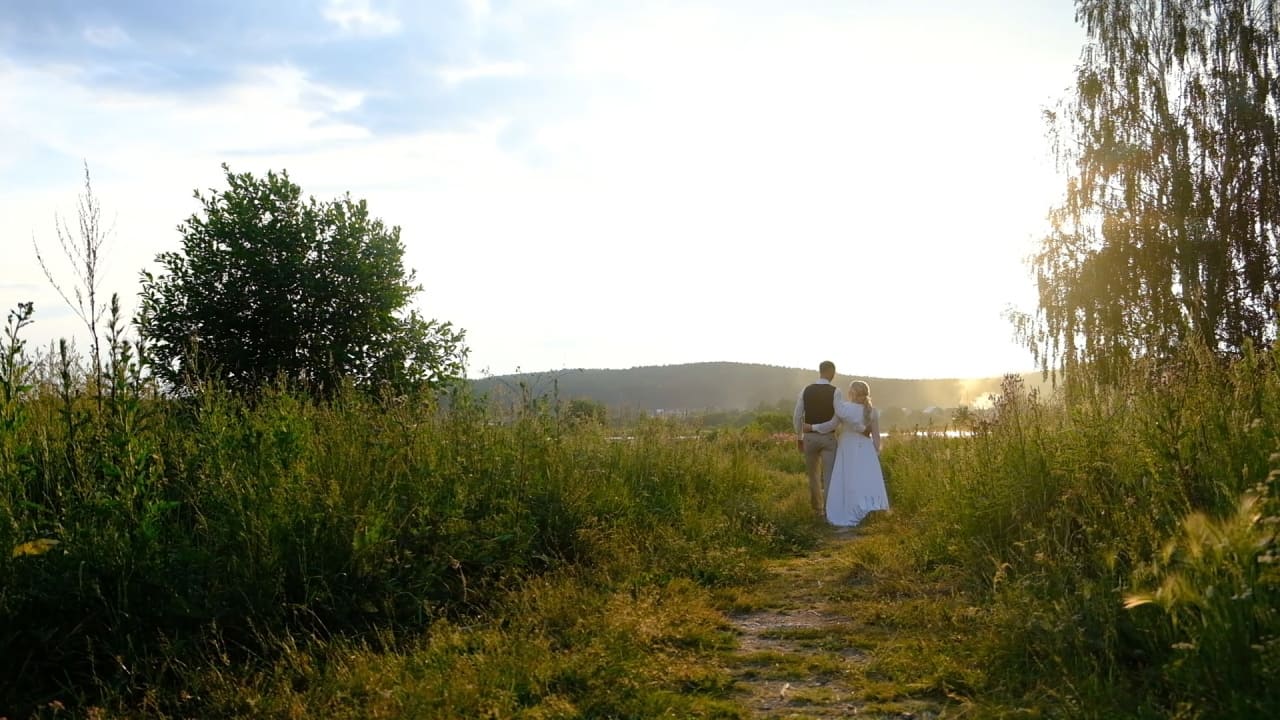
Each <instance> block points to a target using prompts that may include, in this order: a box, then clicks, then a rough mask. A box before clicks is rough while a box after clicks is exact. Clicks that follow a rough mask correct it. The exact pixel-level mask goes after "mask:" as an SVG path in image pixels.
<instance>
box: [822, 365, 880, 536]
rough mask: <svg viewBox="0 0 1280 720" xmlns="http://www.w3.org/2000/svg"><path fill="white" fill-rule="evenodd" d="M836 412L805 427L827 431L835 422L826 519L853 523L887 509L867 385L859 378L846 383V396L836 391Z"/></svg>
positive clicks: (877, 418)
mask: <svg viewBox="0 0 1280 720" xmlns="http://www.w3.org/2000/svg"><path fill="white" fill-rule="evenodd" d="M835 400H836V403H835V406H836V407H835V410H836V416H835V417H834V418H832V419H831V420H828V421H827V422H825V423H819V424H818V425H814V426H812V427H811V426H809V425H806V426H805V428H804V429H805V430H810V429H812V430H815V431H817V432H831V431H832V430H834V429H835V428H836V425H837V424H838V425H839V426H840V434H839V436H838V437H837V441H836V462H835V467H834V468H833V469H832V471H831V480H830V482H829V483H828V485H827V521H828V522H830V523H831V524H832V525H835V526H837V527H853V526H854V525H857V524H858V523H860V522H862V520H863V518H865V517H866V516H867V513H869V512H872V511H874V510H888V509H889V495H888V493H887V492H886V491H885V487H884V472H883V471H882V470H881V469H880V413H879V411H877V410H876V409H875V408H874V407H873V406H872V404H871V388H870V386H868V385H867V384H866V383H865V382H862V381H861V380H854V381H853V382H852V383H850V384H849V398H848V399H847V400H846V399H845V398H843V397H840V395H839V394H837V395H836V398H835Z"/></svg>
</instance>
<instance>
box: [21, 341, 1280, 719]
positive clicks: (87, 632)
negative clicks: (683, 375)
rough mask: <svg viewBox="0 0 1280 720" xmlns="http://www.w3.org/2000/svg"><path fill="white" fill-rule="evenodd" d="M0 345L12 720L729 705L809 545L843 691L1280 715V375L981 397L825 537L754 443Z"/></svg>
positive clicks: (787, 478)
mask: <svg viewBox="0 0 1280 720" xmlns="http://www.w3.org/2000/svg"><path fill="white" fill-rule="evenodd" d="M0 351H3V352H0V365H2V366H0V547H5V548H11V549H12V551H11V552H6V553H3V554H0V678H2V679H3V682H0V715H3V716H7V717H10V718H19V717H29V716H36V717H61V716H90V717H129V716H137V717H142V716H146V717H193V716H200V717H352V718H355V717H388V718H392V717H423V718H447V717H525V718H573V717H584V718H585V717H591V718H595V717H632V718H642V717H722V718H736V717H748V716H749V714H748V713H749V709H748V708H749V705H750V703H749V698H744V695H743V692H744V689H743V688H744V683H747V682H749V679H747V676H746V675H744V674H743V673H744V671H743V667H744V665H743V662H744V661H743V660H742V657H741V652H742V647H741V644H742V642H743V635H742V633H741V631H740V630H738V629H735V626H734V624H733V622H732V618H733V617H734V616H735V613H741V612H746V611H749V610H750V609H751V608H758V607H768V606H770V604H771V603H779V602H782V601H781V600H780V599H779V597H780V596H777V593H782V592H784V591H785V590H786V585H787V584H786V583H782V584H781V585H780V584H779V583H778V582H776V581H775V580H771V579H770V578H774V577H775V576H774V575H770V574H769V573H770V572H773V571H771V570H769V568H771V567H776V566H777V563H779V562H792V563H796V562H798V563H801V565H805V563H806V562H807V561H806V558H816V557H819V555H815V554H814V553H815V550H816V551H818V552H820V553H825V554H822V555H821V557H822V561H821V562H807V567H808V568H809V569H808V570H805V571H804V572H805V573H808V575H806V577H807V576H812V577H814V578H816V579H817V580H821V583H817V582H816V581H815V583H816V584H815V585H814V587H815V588H816V587H819V585H820V586H821V587H822V588H823V590H822V593H820V594H819V595H815V596H813V597H814V602H815V603H822V605H823V607H824V608H826V610H825V611H824V612H828V613H829V614H830V615H831V616H832V617H840V618H843V620H842V621H841V622H842V623H843V625H841V627H844V628H845V631H843V632H842V633H840V634H838V635H837V636H835V637H833V638H828V639H825V640H823V642H822V643H820V644H821V645H822V647H823V648H824V652H834V653H836V654H837V655H838V654H839V653H840V651H841V649H842V648H848V649H850V650H851V651H856V654H857V655H858V656H859V657H860V658H862V660H861V661H860V662H859V663H858V664H857V665H856V667H852V668H851V669H848V670H847V671H846V670H841V671H840V672H841V673H843V675H841V677H844V678H845V680H846V681H847V683H848V686H849V687H850V688H852V689H851V690H850V691H849V692H850V693H851V695H850V697H852V698H854V700H856V701H857V702H859V703H863V704H864V705H863V707H868V708H870V707H871V706H870V705H866V703H879V705H877V706H876V707H879V708H880V709H881V710H882V711H883V712H886V713H892V712H894V711H895V710H894V708H895V707H916V706H917V705H912V703H917V704H918V703H927V704H928V706H929V707H936V708H938V709H939V712H942V713H943V714H944V715H950V716H956V717H1004V716H1009V717H1017V716H1027V715H1035V716H1044V717H1099V718H1102V717H1133V718H1147V717H1150V718H1156V717H1186V718H1192V717H1203V718H1216V717H1221V718H1228V717H1263V716H1269V715H1270V714H1272V713H1274V712H1275V711H1276V710H1277V709H1278V708H1280V685H1278V684H1277V678H1280V649H1278V648H1280V644H1278V642H1277V629H1278V628H1280V618H1277V607H1278V605H1277V599H1278V596H1280V592H1278V590H1280V576H1278V575H1277V572H1276V570H1275V565H1274V564H1273V560H1274V558H1275V554H1274V553H1275V533H1276V522H1277V521H1276V517H1277V515H1280V512H1278V507H1277V506H1278V505H1280V503H1278V501H1277V490H1278V488H1277V475H1276V474H1275V473H1274V472H1273V469H1274V468H1275V467H1276V466H1277V464H1280V462H1278V461H1280V456H1277V455H1275V454H1274V453H1275V452H1276V450H1277V428H1280V374H1278V373H1277V364H1276V357H1275V356H1274V355H1270V354H1250V355H1247V356H1246V357H1243V358H1241V359H1239V360H1238V361H1236V362H1234V363H1231V364H1229V365H1226V364H1223V363H1221V362H1219V361H1216V360H1214V359H1212V358H1209V357H1205V356H1201V355H1198V354H1195V353H1189V354H1188V355H1187V356H1186V358H1184V360H1183V362H1182V363H1180V364H1177V365H1171V366H1166V367H1162V368H1160V369H1159V372H1158V373H1156V372H1151V371H1144V370H1141V369H1140V370H1138V371H1135V373H1134V375H1133V377H1132V379H1131V381H1130V382H1129V383H1128V384H1126V385H1123V386H1122V387H1119V388H1116V387H1112V388H1109V389H1107V390H1106V391H1101V390H1095V389H1092V388H1091V386H1090V385H1089V384H1088V383H1085V382H1083V381H1081V382H1078V383H1076V384H1074V385H1073V389H1072V391H1071V392H1070V393H1068V394H1065V395H1064V396H1063V397H1057V398H1053V399H1049V398H1042V397H1039V396H1037V395H1036V394H1035V393H1028V392H1025V391H1024V390H1023V389H1022V388H1021V387H1020V385H1019V384H1018V382H1017V381H1016V380H1015V379H1011V380H1010V382H1009V383H1008V384H1007V385H1006V387H1005V388H1004V389H1003V392H1002V395H1001V397H1000V400H999V402H998V403H997V405H996V407H995V408H994V410H993V411H991V413H989V414H984V415H981V416H971V417H970V420H969V422H970V423H971V426H970V427H968V428H967V429H969V430H971V431H972V434H971V435H969V436H967V437H962V438H955V437H942V436H935V437H919V438H913V439H902V440H896V439H895V440H891V441H890V442H889V443H888V445H887V448H886V452H885V455H884V462H885V465H886V470H887V475H888V478H889V484H890V494H891V499H892V502H893V505H894V510H893V512H892V514H891V515H889V516H888V517H886V518H878V519H877V520H876V521H875V522H873V523H872V524H871V526H870V527H869V528H868V530H867V531H866V533H865V535H864V536H862V537H859V538H855V539H854V541H852V542H847V543H842V544H841V545H840V546H839V548H838V550H832V549H831V546H830V542H831V540H830V534H829V533H828V532H827V531H826V530H825V529H824V528H822V527H820V526H818V525H817V524H815V523H814V522H813V520H812V519H811V518H810V516H809V511H808V508H807V502H806V499H805V487H804V480H803V478H802V477H801V474H800V470H801V465H800V458H799V455H798V454H797V453H796V451H795V449H794V447H793V446H791V445H790V444H789V443H785V442H782V443H780V442H778V441H777V440H775V439H771V438H769V437H767V436H766V435H764V434H763V433H752V432H749V431H746V432H720V433H717V434H715V435H714V437H701V438H697V439H687V435H688V430H687V429H685V428H679V427H675V426H672V425H668V424H665V423H657V422H652V423H642V424H641V425H639V426H638V427H636V428H635V429H634V431H633V432H630V433H629V435H630V436H631V437H632V439H631V440H628V441H621V442H619V441H615V440H611V439H610V438H609V437H608V434H607V433H606V432H605V431H604V430H603V429H602V428H600V427H598V426H596V425H593V424H590V423H581V422H576V421H574V420H573V419H572V418H570V417H567V416H561V415H559V414H558V413H557V409H556V408H555V407H548V406H539V407H530V408H528V410H527V412H524V413H522V414H519V415H517V416H503V417H499V416H498V415H495V414H494V413H492V412H490V411H489V410H487V409H486V408H484V407H482V406H479V405H476V404H472V403H469V402H466V401H464V400H463V399H462V398H461V397H458V398H453V399H452V400H450V399H449V398H444V399H443V400H445V401H447V402H437V401H436V400H435V399H432V398H428V397H422V398H397V399H386V400H382V401H374V400H370V399H367V398H363V397H360V396H358V395H356V394H352V393H348V394H344V395H341V396H340V397H338V398H337V399H336V400H335V401H333V402H331V403H327V404H317V403H315V402H312V401H310V400H307V399H305V398H303V397H300V396H298V395H295V394H291V393H288V392H269V393H266V394H264V395H263V396H261V397H259V398H257V399H255V401H254V402H252V403H249V402H245V401H242V400H239V399H236V398H233V397H230V396H228V395H226V394H224V393H220V392H218V391H217V390H216V389H209V390H207V391H205V392H202V393H200V394H198V395H196V396H193V397H188V398H181V399H164V398H160V397H158V396H156V395H155V394H154V392H152V390H151V389H150V388H149V386H148V384H147V383H146V382H145V381H144V380H143V378H142V377H141V376H140V374H139V372H138V370H137V367H136V363H135V362H133V358H132V356H131V351H130V349H129V348H128V347H126V346H124V345H122V344H115V345H113V348H112V351H111V362H110V363H109V366H108V368H107V372H106V376H105V379H104V381H103V382H102V383H101V384H100V385H99V384H97V383H95V382H93V381H92V380H91V379H88V378H84V377H79V376H77V374H76V373H75V372H74V368H72V367H71V365H70V364H69V363H63V364H61V365H60V364H59V362H57V361H56V359H55V362H54V363H52V365H50V366H48V367H46V369H45V370H43V371H41V372H33V369H32V368H30V367H28V363H27V361H26V360H25V358H24V356H23V354H22V353H21V347H20V343H18V342H14V337H13V336H12V335H10V336H9V337H8V339H7V340H6V343H5V345H4V347H2V348H0ZM824 548H825V549H824ZM771 594H773V596H771ZM806 597H808V596H806ZM790 602H792V603H793V604H794V602H796V597H795V596H792V597H791V601H790ZM805 602H808V600H807V599H806V600H805ZM797 632H799V631H797ZM803 634H804V633H803V632H801V635H803ZM784 635H785V633H784ZM799 639H802V640H803V639H804V638H799ZM810 639H813V638H810ZM836 646H839V647H836ZM824 662H825V661H824ZM805 667H810V665H806V664H805V663H804V662H801V663H799V664H798V665H795V666H793V667H792V671H795V670H796V668H800V670H799V671H798V672H801V673H803V672H804V670H803V668H805ZM812 667H813V668H816V669H815V670H814V672H825V671H824V670H822V668H823V667H827V666H825V665H823V664H822V663H821V662H819V663H818V664H816V665H812ZM753 672H754V671H753ZM833 672H834V671H833ZM919 706H921V707H923V705H919ZM872 709H874V708H872Z"/></svg>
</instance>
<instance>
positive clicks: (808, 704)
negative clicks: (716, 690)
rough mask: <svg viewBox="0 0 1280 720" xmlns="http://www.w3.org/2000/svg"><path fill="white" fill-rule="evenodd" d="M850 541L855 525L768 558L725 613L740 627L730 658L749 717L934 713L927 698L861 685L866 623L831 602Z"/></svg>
mask: <svg viewBox="0 0 1280 720" xmlns="http://www.w3.org/2000/svg"><path fill="white" fill-rule="evenodd" d="M856 542H858V536H857V535H856V534H855V533H852V532H839V533H833V534H832V536H831V537H830V538H829V539H828V540H826V541H824V542H823V543H822V545H820V546H819V547H818V548H816V549H815V550H813V551H812V552H810V553H808V554H806V555H804V556H800V557H794V558H786V559H782V560H778V561H775V562H773V563H772V564H771V565H770V566H769V568H768V570H767V575H766V577H765V578H764V579H763V581H762V582H761V584H760V585H758V586H757V587H756V588H754V591H753V592H754V594H753V595H751V596H749V597H747V598H744V604H745V605H747V606H748V607H749V608H750V609H749V610H744V611H741V612H736V613H732V614H730V615H729V620H730V622H731V623H732V624H733V626H734V627H735V628H736V629H737V631H738V633H739V637H738V641H739V645H738V649H737V650H736V651H735V652H734V653H733V654H732V655H731V656H730V658H729V663H730V666H731V667H732V668H733V673H734V679H735V684H736V686H737V687H738V688H739V689H740V696H739V697H738V700H739V701H740V702H742V704H743V705H744V706H745V707H746V708H747V709H748V710H749V712H750V713H751V715H750V716H751V717H757V718H843V717H858V718H899V719H902V718H916V719H918V720H925V719H927V718H936V717H938V713H939V710H940V708H939V707H938V705H937V704H936V703H933V702H931V701H928V700H912V699H905V700H904V699H901V698H889V697H874V696H875V693H874V692H871V693H869V692H868V684H867V678H868V676H867V669H868V663H869V661H870V660H871V659H872V657H871V656H870V655H869V654H868V652H874V650H871V651H868V650H864V649H861V648H865V647H868V645H867V644H866V643H860V642H859V641H858V640H859V635H860V634H861V633H865V632H869V631H870V630H871V628H868V627H866V625H865V624H864V623H860V622H858V621H855V620H854V619H853V618H850V617H848V616H845V615H842V614H840V613H839V611H838V610H837V605H838V603H836V602H833V600H834V599H836V598H839V597H841V596H842V595H844V590H845V589H846V588H847V587H848V585H849V582H850V581H849V579H848V577H849V572H848V570H849V562H848V552H847V550H848V547H849V544H850V543H856ZM860 646H861V647H860ZM885 701H889V702H885Z"/></svg>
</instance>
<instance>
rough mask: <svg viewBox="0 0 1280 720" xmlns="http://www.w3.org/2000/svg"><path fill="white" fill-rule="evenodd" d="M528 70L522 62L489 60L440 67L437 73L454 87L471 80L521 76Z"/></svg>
mask: <svg viewBox="0 0 1280 720" xmlns="http://www.w3.org/2000/svg"><path fill="white" fill-rule="evenodd" d="M528 72H529V68H528V66H527V65H525V64H524V63H522V62H487V63H477V64H475V65H465V66H456V67H445V68H440V69H439V70H437V71H436V74H437V75H439V76H440V79H441V80H443V81H444V83H445V84H446V85H448V86H450V87H453V86H455V85H460V84H462V83H464V82H467V81H469V80H478V79H481V78H510V77H520V76H522V75H527V74H528Z"/></svg>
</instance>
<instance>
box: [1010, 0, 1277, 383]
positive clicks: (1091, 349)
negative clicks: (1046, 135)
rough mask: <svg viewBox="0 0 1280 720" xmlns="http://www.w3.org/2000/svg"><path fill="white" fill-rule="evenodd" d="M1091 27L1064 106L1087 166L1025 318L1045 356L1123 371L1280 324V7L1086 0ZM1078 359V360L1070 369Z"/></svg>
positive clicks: (1022, 323)
mask: <svg viewBox="0 0 1280 720" xmlns="http://www.w3.org/2000/svg"><path fill="white" fill-rule="evenodd" d="M1076 8H1077V9H1076V15H1077V18H1078V19H1079V20H1080V21H1081V22H1082V23H1083V24H1084V26H1085V29H1086V30H1087V32H1088V34H1089V38H1090V43H1089V45H1087V46H1086V48H1085V51H1084V53H1083V55H1082V59H1081V64H1080V66H1079V68H1078V76H1077V80H1076V87H1075V93H1074V97H1073V98H1072V99H1071V100H1070V102H1069V103H1067V104H1066V106H1065V107H1064V108H1062V109H1061V110H1060V111H1059V112H1056V113H1049V120H1050V123H1051V125H1052V126H1053V127H1054V129H1055V132H1056V133H1057V134H1058V135H1065V137H1058V138H1057V139H1056V140H1055V146H1056V147H1057V149H1058V150H1059V152H1060V160H1061V161H1062V162H1063V164H1064V165H1066V166H1067V167H1068V168H1069V169H1070V171H1071V172H1072V175H1073V177H1072V178H1071V180H1070V182H1069V184H1068V186H1067V190H1066V194H1065V197H1064V199H1063V202H1062V204H1061V206H1059V207H1058V208H1056V209H1055V210H1054V211H1053V212H1052V213H1051V215H1050V220H1051V221H1052V223H1053V230H1052V232H1051V233H1050V234H1049V235H1048V236H1047V237H1045V238H1044V240H1043V241H1042V244H1041V247H1040V250H1039V252H1038V254H1037V255H1036V256H1035V257H1034V258H1033V260H1032V265H1033V268H1034V270H1035V273H1036V276H1037V279H1038V282H1039V287H1040V298H1039V309H1038V311H1037V313H1036V315H1035V316H1034V317H1030V316H1017V317H1016V321H1017V323H1018V324H1019V327H1020V331H1021V332H1022V333H1023V335H1024V337H1025V339H1026V340H1027V341H1028V343H1029V345H1030V346H1031V347H1032V349H1033V350H1034V351H1036V352H1037V353H1038V355H1039V356H1040V358H1041V361H1042V363H1044V367H1045V369H1046V370H1047V369H1049V368H1050V367H1051V366H1057V367H1060V368H1067V369H1068V370H1069V369H1070V366H1071V365H1072V364H1073V363H1075V362H1079V361H1088V362H1092V363H1094V364H1095V368H1094V371H1093V372H1105V373H1108V374H1113V375H1116V376H1118V375H1119V374H1121V373H1123V371H1124V366H1125V364H1126V363H1127V362H1129V361H1130V360H1132V359H1134V358H1138V357H1168V356H1169V355H1170V354H1171V353H1172V352H1173V351H1174V350H1175V349H1176V348H1177V347H1179V346H1181V345H1182V344H1184V343H1186V342H1187V341H1189V340H1190V339H1192V338H1194V339H1195V340H1197V341H1198V342H1199V343H1201V344H1202V345H1204V346H1206V347H1210V348H1214V349H1217V350H1222V351H1227V352H1232V353H1234V352H1238V351H1240V350H1241V349H1242V348H1243V347H1244V345H1245V343H1246V342H1250V341H1251V342H1253V343H1255V344H1259V345H1261V344H1265V343H1266V342H1269V341H1271V340H1272V339H1274V338H1275V321H1276V318H1277V315H1276V308H1277V305H1276V303H1277V300H1278V299H1280V296H1278V295H1277V287H1278V284H1277V278H1278V277H1280V265H1278V264H1277V257H1276V254H1275V251H1274V243H1273V240H1272V239H1273V238H1274V237H1275V234H1276V232H1277V228H1278V226H1280V202H1277V201H1276V198H1277V194H1276V190H1275V188H1276V186H1277V183H1278V182H1280V115H1278V112H1280V111H1278V109H1277V108H1278V107H1280V52H1278V50H1280V17H1278V16H1277V13H1280V10H1278V9H1277V6H1276V4H1275V3H1274V2H1261V1H1258V0H1163V1H1162V2H1144V3H1135V2H1131V1H1130V0H1088V1H1086V0H1078V2H1077V3H1076ZM1068 374H1069V373H1068Z"/></svg>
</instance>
